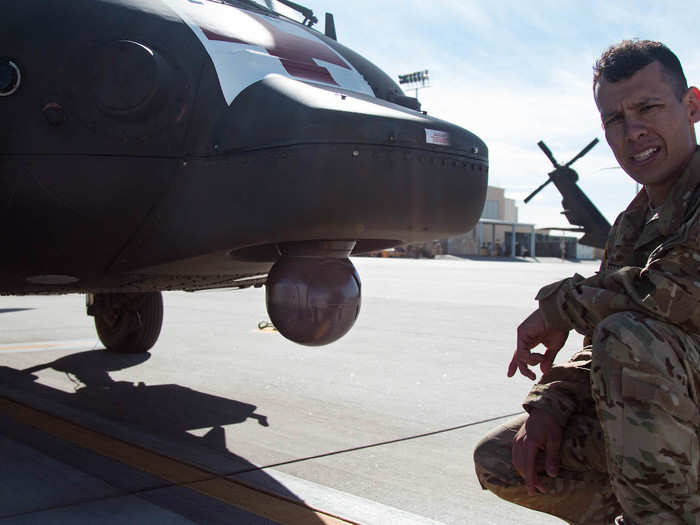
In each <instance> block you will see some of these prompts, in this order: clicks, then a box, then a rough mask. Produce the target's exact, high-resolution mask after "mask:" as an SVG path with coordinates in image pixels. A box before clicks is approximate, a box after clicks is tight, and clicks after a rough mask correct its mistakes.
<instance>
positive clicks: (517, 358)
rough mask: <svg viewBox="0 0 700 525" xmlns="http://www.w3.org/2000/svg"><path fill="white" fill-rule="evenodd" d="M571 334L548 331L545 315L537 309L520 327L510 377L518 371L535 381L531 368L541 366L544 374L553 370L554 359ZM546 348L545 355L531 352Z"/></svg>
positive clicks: (509, 370)
mask: <svg viewBox="0 0 700 525" xmlns="http://www.w3.org/2000/svg"><path fill="white" fill-rule="evenodd" d="M568 337H569V332H563V331H559V330H551V329H547V325H546V323H545V321H544V315H543V314H542V312H541V311H540V310H539V309H537V310H535V311H534V312H532V313H531V314H530V315H529V316H528V317H527V319H525V320H524V321H523V322H522V323H520V326H518V340H517V345H516V348H515V352H514V353H513V359H512V360H511V361H510V365H508V377H513V375H515V372H516V370H520V373H521V374H522V375H524V376H525V377H528V378H530V379H535V373H534V372H533V371H532V370H530V368H529V367H530V366H535V365H538V364H539V365H540V370H542V373H547V372H549V370H550V369H551V368H552V364H553V363H554V358H555V357H556V356H557V353H559V350H561V348H562V347H563V346H564V343H566V339H567V338H568ZM539 344H543V345H544V346H545V349H546V350H545V352H544V354H540V353H537V352H531V351H530V350H532V349H533V348H535V347H536V346H537V345H539Z"/></svg>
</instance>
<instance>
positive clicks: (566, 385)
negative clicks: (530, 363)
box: [523, 349, 593, 426]
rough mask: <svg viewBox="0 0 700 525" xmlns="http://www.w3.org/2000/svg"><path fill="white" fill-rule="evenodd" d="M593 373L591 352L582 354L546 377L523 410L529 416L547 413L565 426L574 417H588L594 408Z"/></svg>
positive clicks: (553, 370) (530, 395) (543, 377)
mask: <svg viewBox="0 0 700 525" xmlns="http://www.w3.org/2000/svg"><path fill="white" fill-rule="evenodd" d="M590 371H591V351H590V349H584V350H581V351H580V352H578V353H576V354H574V356H573V357H572V358H571V359H570V360H569V361H568V362H566V363H564V364H561V365H557V366H554V367H552V369H551V370H550V371H549V372H547V373H546V374H544V375H543V376H542V378H541V379H540V381H539V382H538V383H537V384H536V385H535V386H534V387H532V389H531V390H530V393H529V394H528V395H527V397H526V398H525V402H524V403H523V408H524V409H525V410H526V411H527V412H528V413H529V412H531V411H532V410H534V409H538V410H544V411H545V412H547V413H549V414H551V415H552V416H554V418H555V419H556V420H557V422H558V423H559V425H561V426H564V425H565V424H566V421H567V420H568V419H569V416H570V415H571V414H572V413H574V412H577V413H587V412H588V411H590V410H591V408H592V407H593V404H592V403H591V399H592V398H591V384H590Z"/></svg>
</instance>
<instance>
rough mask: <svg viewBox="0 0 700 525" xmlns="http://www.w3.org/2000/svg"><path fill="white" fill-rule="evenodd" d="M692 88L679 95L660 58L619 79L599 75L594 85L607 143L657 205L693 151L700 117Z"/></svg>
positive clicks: (698, 104) (623, 167) (699, 108)
mask: <svg viewBox="0 0 700 525" xmlns="http://www.w3.org/2000/svg"><path fill="white" fill-rule="evenodd" d="M696 91H697V90H695V89H694V88H691V89H689V90H688V91H687V92H686V93H685V94H684V95H683V97H682V99H680V100H679V99H678V96H677V95H676V93H675V92H674V89H673V86H672V85H671V84H670V83H669V82H668V81H667V80H666V78H665V77H664V73H663V68H662V66H661V64H660V63H659V62H652V63H651V64H649V65H648V66H646V67H644V68H642V69H640V70H639V71H637V72H636V73H635V74H634V75H632V76H631V77H629V78H627V79H623V80H620V81H618V82H607V81H606V80H605V79H604V78H601V80H600V82H598V84H596V86H595V100H596V104H597V106H598V110H599V111H600V116H601V119H602V122H603V129H604V130H605V138H606V139H607V141H608V144H609V145H610V148H611V149H612V151H613V153H614V154H615V157H616V158H617V161H618V162H619V163H620V166H621V167H622V169H624V170H625V171H626V172H627V173H628V174H629V175H630V176H631V177H632V178H633V179H634V180H636V181H637V182H639V183H641V184H643V185H644V186H645V188H646V189H647V193H648V194H649V196H650V197H651V200H652V203H653V204H655V205H658V204H660V203H661V202H663V200H664V199H665V198H666V196H667V195H668V192H669V191H670V189H671V187H672V186H673V183H674V182H675V180H676V179H677V178H678V176H679V175H680V170H681V169H682V168H683V166H684V165H685V163H686V162H687V161H688V160H689V159H690V157H691V156H692V154H693V151H695V129H694V123H695V122H697V121H698V120H700V102H699V101H698V99H697V97H696Z"/></svg>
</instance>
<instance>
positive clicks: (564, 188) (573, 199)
mask: <svg viewBox="0 0 700 525" xmlns="http://www.w3.org/2000/svg"><path fill="white" fill-rule="evenodd" d="M596 144H598V139H597V138H596V139H593V140H592V141H591V142H590V144H588V146H586V147H585V148H583V149H582V150H581V151H580V152H579V153H578V155H576V156H575V157H574V158H572V159H571V160H570V161H569V162H567V163H566V164H564V165H563V166H562V165H560V164H559V163H558V162H557V160H556V159H555V158H554V155H552V152H551V151H550V149H549V148H548V147H547V145H546V144H545V143H544V142H543V141H539V142H538V143H537V145H538V146H539V147H540V149H541V150H542V151H543V152H544V154H545V155H547V158H548V159H549V160H550V161H551V162H552V164H553V165H554V171H550V172H549V173H548V176H549V179H547V181H546V182H544V184H542V185H540V186H539V187H538V188H537V189H536V190H535V191H533V192H532V193H531V194H530V195H528V196H527V197H526V198H525V203H528V202H530V200H532V198H533V197H534V196H535V195H537V194H538V193H539V192H540V191H541V190H542V189H543V188H544V187H545V186H546V185H547V184H549V183H550V182H554V185H555V186H556V187H557V189H558V190H559V193H561V195H562V197H563V199H562V201H561V205H562V207H563V208H564V211H563V212H562V214H563V215H564V216H565V217H566V219H567V220H568V221H569V223H570V224H573V225H574V226H579V228H558V229H560V230H567V231H573V232H580V233H584V236H583V237H581V239H579V241H578V242H579V244H585V245H586V246H593V247H595V248H604V247H605V241H606V239H607V238H608V232H610V223H609V222H608V221H607V220H606V218H605V217H603V215H602V214H601V213H600V212H599V211H598V208H596V207H595V205H594V204H593V203H592V202H591V201H590V199H589V198H588V197H587V196H586V194H585V193H584V192H583V190H582V189H581V188H579V186H578V184H577V183H576V182H577V181H578V174H577V173H576V172H575V171H574V170H573V169H571V168H570V167H569V166H571V165H572V164H573V163H574V162H576V161H577V160H578V159H580V158H581V157H583V156H584V155H585V154H586V153H588V152H589V151H590V150H591V149H592V148H593V146H595V145H596Z"/></svg>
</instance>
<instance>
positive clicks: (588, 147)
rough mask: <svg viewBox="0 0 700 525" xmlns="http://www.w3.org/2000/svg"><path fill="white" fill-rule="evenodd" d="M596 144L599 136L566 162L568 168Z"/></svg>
mask: <svg viewBox="0 0 700 525" xmlns="http://www.w3.org/2000/svg"><path fill="white" fill-rule="evenodd" d="M596 144H598V138H597V137H596V138H594V139H593V140H592V141H591V143H590V144H589V145H588V146H586V147H585V148H583V149H582V150H581V151H580V152H579V154H578V155H576V156H575V157H574V158H573V159H571V160H570V161H569V162H567V163H566V164H564V166H566V167H567V168H568V167H569V166H571V165H572V164H573V163H574V162H576V161H577V160H578V159H580V158H581V157H583V156H584V155H585V154H586V153H588V152H589V151H591V149H592V148H593V146H595V145H596Z"/></svg>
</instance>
